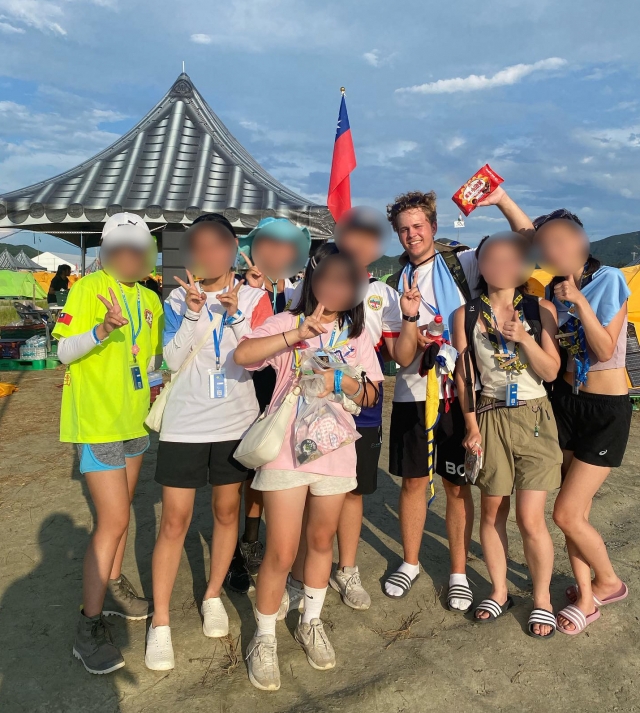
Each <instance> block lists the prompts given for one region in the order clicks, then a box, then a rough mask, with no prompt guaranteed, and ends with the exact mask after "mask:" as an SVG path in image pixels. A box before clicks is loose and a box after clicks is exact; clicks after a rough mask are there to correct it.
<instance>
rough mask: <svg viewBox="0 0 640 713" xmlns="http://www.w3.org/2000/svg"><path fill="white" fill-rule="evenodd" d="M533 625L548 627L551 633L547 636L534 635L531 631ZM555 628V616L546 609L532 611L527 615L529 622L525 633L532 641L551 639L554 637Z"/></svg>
mask: <svg viewBox="0 0 640 713" xmlns="http://www.w3.org/2000/svg"><path fill="white" fill-rule="evenodd" d="M534 624H541V625H543V626H550V627H551V633H550V634H547V635H546V636H542V634H536V633H535V632H534V631H533V625H534ZM556 628H557V622H556V615H555V614H554V613H553V612H551V611H547V610H546V609H534V610H533V611H532V612H531V614H530V615H529V621H528V622H527V631H528V632H529V636H531V637H532V638H534V639H551V638H553V637H554V636H555V633H556Z"/></svg>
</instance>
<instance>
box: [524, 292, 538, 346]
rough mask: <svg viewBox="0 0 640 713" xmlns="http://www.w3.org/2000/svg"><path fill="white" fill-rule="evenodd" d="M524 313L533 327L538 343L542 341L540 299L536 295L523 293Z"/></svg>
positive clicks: (532, 330) (532, 331)
mask: <svg viewBox="0 0 640 713" xmlns="http://www.w3.org/2000/svg"><path fill="white" fill-rule="evenodd" d="M522 313H523V314H524V318H525V319H526V320H527V323H528V324H529V326H530V327H531V333H532V334H533V337H534V339H535V340H536V342H538V344H540V342H541V341H542V320H541V319H540V301H539V300H538V298H537V297H536V296H535V295H527V294H524V295H522Z"/></svg>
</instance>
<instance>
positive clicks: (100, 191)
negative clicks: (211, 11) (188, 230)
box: [0, 73, 334, 238]
mask: <svg viewBox="0 0 640 713" xmlns="http://www.w3.org/2000/svg"><path fill="white" fill-rule="evenodd" d="M121 210H128V211H132V212H135V213H138V214H139V215H140V216H141V217H143V218H145V219H146V220H148V221H149V222H151V223H153V222H155V223H158V224H162V223H180V222H190V221H193V220H194V219H195V218H197V217H198V216H199V215H201V214H202V213H207V212H212V211H219V212H223V213H224V214H225V215H226V217H227V218H228V219H229V220H230V221H231V222H232V223H234V224H235V225H236V226H237V227H238V228H240V230H241V231H242V230H243V229H250V228H252V227H254V226H255V225H256V223H257V222H258V221H259V220H260V219H261V218H263V217H266V216H282V217H286V218H290V219H291V220H293V221H294V222H296V223H298V224H300V225H305V226H308V227H309V228H310V230H311V233H312V235H314V237H323V238H324V237H329V236H331V234H332V232H333V225H334V223H333V218H332V217H331V214H330V213H329V211H328V209H327V208H326V206H321V205H317V204H313V203H310V202H309V201H308V200H307V199H306V198H303V197H302V196H300V195H298V194H296V193H294V192H293V191H290V190H289V189H288V188H286V187H285V186H283V185H282V184H281V183H279V182H278V181H277V180H276V179H275V178H274V177H273V176H271V175H270V174H269V173H268V172H267V171H265V170H264V168H262V166H260V165H259V164H258V163H257V162H256V161H255V159H254V158H253V157H252V156H251V155H250V154H249V153H248V152H247V151H246V150H245V149H244V148H243V146H242V145H241V144H240V143H239V142H238V141H237V140H236V139H235V138H234V137H233V136H232V135H231V134H230V133H229V131H228V129H227V128H226V126H225V125H224V124H223V123H222V121H221V120H220V119H219V118H218V116H217V115H216V114H215V113H214V112H213V110H212V109H211V108H210V107H209V105H208V104H207V102H206V101H205V100H204V99H203V98H202V96H201V95H200V93H199V92H198V90H197V89H196V88H195V86H194V85H193V82H192V81H191V79H190V78H189V76H188V75H187V74H185V73H182V74H181V75H180V76H179V77H178V79H177V80H176V82H175V83H174V84H173V86H172V87H171V89H170V90H169V91H168V92H167V94H166V95H165V96H164V97H163V99H162V100H161V101H160V102H158V104H156V106H155V107H154V108H153V109H152V110H151V111H150V112H149V113H148V114H147V115H146V116H145V117H144V118H143V119H142V120H141V121H140V122H139V123H138V124H137V125H136V126H134V127H133V128H132V129H131V130H130V131H129V132H127V133H126V134H125V135H124V136H122V137H121V138H120V139H118V140H117V141H116V142H115V143H114V144H112V145H111V146H109V147H108V148H106V149H105V150H104V151H102V152H100V153H99V154H97V155H96V156H94V157H93V158H90V159H89V160H87V161H85V162H83V163H82V164H80V165H79V166H76V167H75V168H72V169H71V170H69V171H66V172H65V173H62V174H60V175H59V176H55V177H54V178H50V179H48V180H46V181H42V182H41V183H37V184H35V185H33V186H28V187H27V188H22V189H20V190H17V191H13V192H11V193H7V194H5V195H3V196H0V227H7V226H8V227H11V226H24V227H27V226H28V227H31V228H35V229H41V230H47V229H48V228H49V230H48V232H53V233H54V234H55V232H56V230H55V227H57V228H58V231H60V232H62V231H63V230H64V228H65V227H67V228H68V229H71V228H76V227H77V228H78V229H81V227H82V226H90V225H91V226H93V227H96V224H99V223H101V222H104V220H106V218H107V217H108V216H109V215H113V214H114V213H117V212H119V211H121ZM52 224H55V225H52ZM87 229H88V228H87Z"/></svg>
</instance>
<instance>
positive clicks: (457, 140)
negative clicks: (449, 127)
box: [445, 136, 467, 151]
mask: <svg viewBox="0 0 640 713" xmlns="http://www.w3.org/2000/svg"><path fill="white" fill-rule="evenodd" d="M466 143H467V141H466V139H464V138H463V137H462V136H453V137H452V138H450V139H449V140H448V141H447V142H446V143H445V147H446V149H447V151H455V150H456V149H459V148H460V147H461V146H464V145H465V144H466Z"/></svg>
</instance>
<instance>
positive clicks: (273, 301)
mask: <svg viewBox="0 0 640 713" xmlns="http://www.w3.org/2000/svg"><path fill="white" fill-rule="evenodd" d="M267 280H269V282H270V283H271V289H272V294H273V297H272V298H271V304H272V306H273V313H274V314H278V308H277V307H276V301H277V299H278V280H276V281H275V282H274V281H273V280H272V279H271V278H270V277H268V276H267Z"/></svg>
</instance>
